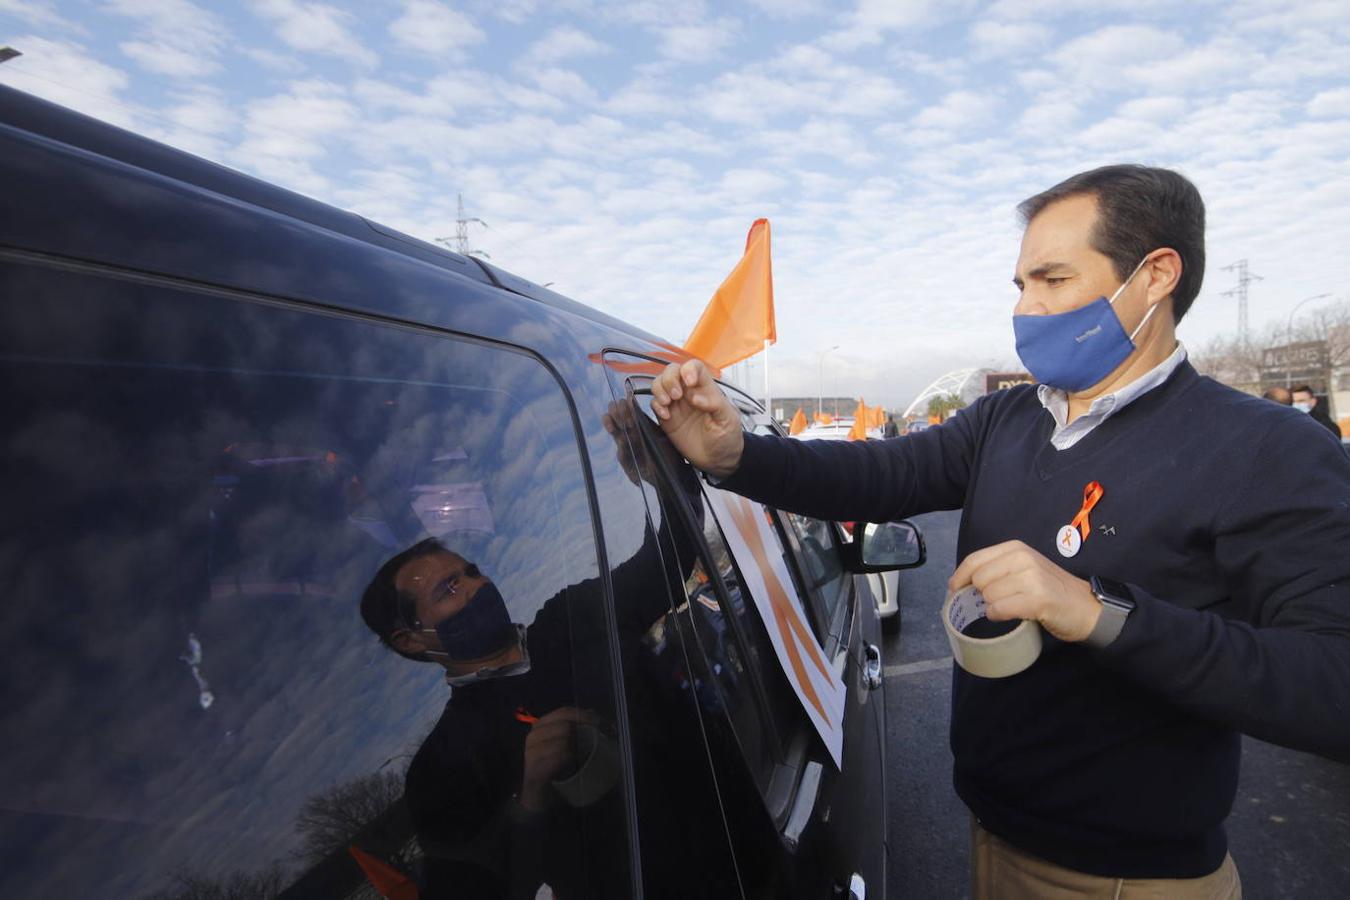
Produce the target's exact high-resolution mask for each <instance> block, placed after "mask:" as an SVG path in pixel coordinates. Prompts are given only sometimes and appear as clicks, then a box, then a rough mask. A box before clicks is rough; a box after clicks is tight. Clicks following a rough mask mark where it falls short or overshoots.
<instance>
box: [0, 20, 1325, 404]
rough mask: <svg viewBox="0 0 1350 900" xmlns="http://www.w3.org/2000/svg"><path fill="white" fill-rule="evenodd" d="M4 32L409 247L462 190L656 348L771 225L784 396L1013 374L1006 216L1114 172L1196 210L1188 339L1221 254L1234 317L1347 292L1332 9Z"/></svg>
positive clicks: (548, 269)
mask: <svg viewBox="0 0 1350 900" xmlns="http://www.w3.org/2000/svg"><path fill="white" fill-rule="evenodd" d="M0 44H9V45H12V46H13V47H15V48H17V49H19V50H20V51H22V53H23V54H24V55H23V56H21V57H19V58H17V59H14V60H11V61H9V62H7V63H4V64H0V82H2V83H5V84H9V85H12V86H14V87H18V88H21V89H23V90H26V91H29V92H32V93H34V94H38V95H40V96H43V97H46V98H48V99H51V100H55V101H57V102H59V103H62V104H65V105H67V106H71V107H73V108H75V109H78V110H81V111H83V112H86V113H89V114H91V115H94V116H97V117H99V118H102V119H105V120H107V121H110V122H113V123H115V124H118V125H121V126H124V127H127V128H130V129H132V130H134V131H137V132H140V133H142V134H146V135H149V136H151V137H153V138H156V139H158V140H162V141H165V142H167V143H170V144H173V145H175V146H177V147H180V148H182V149H185V150H188V151H190V152H192V153H196V154H199V155H202V156H205V157H207V158H209V159H212V160H215V161H217V162H220V163H223V164H225V165H228V166H231V167H233V168H236V169H239V170H242V171H244V172H248V173H250V174H253V175H256V176H259V177H261V178H264V179H266V180H268V181H272V182H276V183H278V184H281V185H283V186H286V187H288V188H291V189H293V190H296V191H299V192H301V193H304V194H307V195H310V196H313V197H316V198H318V199H320V200H323V201H325V202H328V203H331V204H334V205H336V206H340V207H343V208H346V209H351V210H353V211H355V212H359V213H361V214H362V215H365V216H367V217H369V218H372V219H376V220H378V221H381V222H383V223H385V224H387V225H390V226H393V227H395V228H398V229H401V230H403V231H406V232H408V233H410V234H414V235H416V236H418V237H422V238H425V239H435V238H437V237H442V236H448V235H453V234H454V232H455V219H456V218H457V215H458V213H457V206H456V197H457V195H458V194H461V193H462V194H463V196H464V202H465V206H466V210H467V214H468V215H469V216H472V217H476V218H479V219H482V220H484V221H485V222H486V223H487V227H482V226H479V225H477V224H474V225H472V226H471V231H470V234H471V242H472V246H473V247H474V248H475V249H478V250H481V251H484V252H486V253H488V254H490V256H491V259H492V261H493V262H494V263H496V264H498V265H500V266H502V267H504V268H506V269H509V270H511V271H513V272H515V273H517V274H519V275H522V276H524V277H526V278H530V279H532V280H534V281H536V282H539V283H545V282H553V287H554V289H555V290H559V291H561V292H562V293H565V294H567V295H569V296H571V297H574V298H576V299H578V300H580V301H582V302H584V303H587V304H590V305H592V306H594V307H596V308H598V309H601V310H604V311H605V312H608V313H612V314H615V315H617V316H619V317H621V318H623V319H626V320H628V321H631V322H633V323H635V324H637V325H640V326H642V327H644V328H647V329H649V330H651V331H653V332H656V333H657V334H660V335H663V336H665V337H667V338H669V339H671V340H673V341H675V342H677V343H682V342H683V340H684V338H685V337H686V336H687V335H688V333H689V330H690V329H691V328H692V326H693V324H694V322H695V320H696V319H697V318H698V315H699V313H700V312H701V311H702V309H703V306H704V304H705V303H706V302H707V299H708V297H709V296H710V295H711V294H712V292H713V290H714V289H715V288H716V286H717V285H718V283H719V282H720V281H721V280H722V278H723V277H725V275H726V274H727V272H729V271H730V269H731V267H732V266H733V265H734V264H735V263H736V261H737V259H738V258H739V255H740V251H741V249H742V247H743V245H744V240H745V233H746V231H747V229H748V228H749V226H750V223H751V222H752V221H753V220H754V219H755V218H757V217H761V216H764V217H767V218H769V219H770V221H771V223H772V226H773V253H774V279H775V295H776V305H777V313H778V334H779V342H778V344H777V346H775V347H774V348H773V351H772V360H771V369H772V385H773V393H774V394H775V395H778V396H784V395H789V394H797V395H803V394H805V395H814V394H815V393H816V392H817V390H819V389H820V388H821V387H822V384H821V379H820V373H821V372H822V371H823V372H824V373H825V377H824V383H823V388H824V391H825V393H826V394H831V393H839V394H851V395H854V396H856V395H858V394H862V395H864V396H865V397H866V398H867V399H868V401H869V402H872V403H876V402H882V403H886V404H888V405H892V406H902V405H904V404H905V403H907V402H908V400H909V399H911V398H912V397H913V396H914V394H915V393H916V392H917V391H918V390H919V389H921V388H922V387H923V386H924V385H925V384H926V383H927V382H929V381H930V380H932V379H933V378H935V377H936V376H938V375H940V374H941V373H943V372H945V371H948V370H951V369H955V368H962V367H967V366H985V365H988V366H993V367H996V368H1002V367H1004V366H1014V367H1015V360H1016V355H1015V353H1014V350H1013V343H1012V329H1011V321H1010V315H1011V309H1012V305H1013V303H1014V302H1015V301H1016V293H1015V289H1014V288H1013V287H1012V285H1011V283H1010V278H1011V274H1012V268H1013V263H1014V261H1015V259H1016V255H1017V242H1018V238H1019V234H1020V229H1019V227H1018V223H1017V220H1016V218H1015V215H1014V211H1013V208H1014V206H1015V205H1016V203H1017V202H1018V201H1019V200H1021V199H1023V198H1024V197H1026V196H1028V195H1030V194H1033V193H1036V192H1037V191H1039V190H1042V189H1044V188H1046V187H1048V186H1050V185H1051V184H1053V183H1055V182H1057V181H1059V180H1061V179H1062V178H1064V177H1066V176H1068V175H1070V174H1073V173H1074V172H1077V171H1080V170H1082V169H1085V168H1090V167H1093V166H1097V165H1101V164H1105V163H1111V162H1122V161H1134V162H1143V163H1148V164H1152V165H1162V166H1167V167H1171V168H1176V169H1179V170H1180V171H1182V172H1184V173H1185V174H1186V175H1188V176H1189V177H1190V178H1192V179H1193V180H1194V181H1195V182H1196V184H1197V185H1198V186H1199V188H1200V190H1201V192H1202V193H1203V194H1204V196H1205V198H1206V202H1207V204H1208V209H1209V232H1208V241H1209V258H1210V269H1209V272H1208V273H1207V277H1206V280H1205V287H1204V289H1203V291H1202V293H1201V295H1200V298H1199V300H1198V301H1197V303H1196V306H1195V308H1194V309H1193V311H1192V312H1191V313H1190V315H1189V316H1188V317H1187V320H1186V321H1185V322H1183V324H1182V326H1181V329H1180V334H1181V337H1182V339H1183V340H1184V341H1186V342H1187V343H1188V344H1190V345H1192V346H1199V345H1202V344H1204V343H1205V342H1207V341H1208V340H1209V339H1211V338H1213V337H1214V336H1216V335H1221V334H1224V333H1233V332H1235V330H1236V325H1237V308H1236V302H1235V300H1234V299H1233V298H1232V297H1230V296H1224V292H1225V291H1228V290H1230V289H1232V288H1233V287H1234V286H1235V284H1236V277H1235V273H1234V272H1231V271H1224V270H1223V268H1222V267H1223V266H1226V265H1229V264H1231V263H1233V262H1236V261H1237V260H1239V259H1247V260H1248V261H1249V263H1250V267H1251V270H1252V271H1253V272H1254V273H1256V274H1259V275H1261V276H1263V280H1262V281H1260V282H1257V283H1255V284H1253V285H1252V287H1251V293H1250V317H1251V322H1252V326H1253V330H1256V329H1258V328H1260V327H1261V326H1263V325H1267V324H1268V323H1271V322H1276V321H1280V322H1283V321H1284V320H1285V319H1286V318H1287V317H1288V316H1289V314H1290V311H1291V310H1292V309H1293V307H1294V305H1295V304H1297V303H1298V302H1299V301H1300V300H1302V299H1303V298H1306V297H1310V296H1313V295H1316V294H1322V293H1330V294H1331V295H1332V298H1331V299H1332V300H1334V299H1342V300H1347V299H1350V288H1347V285H1350V253H1348V252H1347V247H1350V65H1347V62H1346V60H1347V59H1350V0H1222V2H1210V0H1195V2H1190V3H1186V4H1178V3H1174V2H1164V0H1129V2H1124V0H995V2H974V0H944V2H937V0H892V2H877V0H858V2H854V3H851V4H846V3H827V2H822V0H742V2H724V3H702V2H698V0H686V2H678V3H663V2H646V0H629V2H621V3H605V2H599V0H552V2H540V0H491V2H488V0H463V2H455V3H449V2H441V0H368V2H365V3H360V4H356V3H338V2H331V3H328V2H310V0H245V2H237V3H229V4H222V3H216V4H211V3H205V2H202V3H193V2H189V0H107V2H98V0H85V2H75V0H0ZM1323 302H1330V301H1323ZM1314 306H1315V304H1309V305H1308V306H1305V307H1304V309H1310V308H1313V307H1314ZM835 345H838V346H839V349H838V350H834V351H832V352H828V353H827V354H826V355H825V356H824V357H823V362H824V364H823V365H822V355H821V353H822V351H826V350H828V348H830V347H833V346H835ZM742 368H746V367H742ZM748 369H749V371H743V372H742V373H741V376H740V377H742V378H744V379H745V380H746V381H748V382H749V383H750V384H752V385H755V386H758V385H760V383H761V381H762V369H760V368H759V366H758V365H753V366H750V367H748Z"/></svg>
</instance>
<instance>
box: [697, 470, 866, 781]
mask: <svg viewBox="0 0 1350 900" xmlns="http://www.w3.org/2000/svg"><path fill="white" fill-rule="evenodd" d="M707 493H708V499H709V502H711V504H712V507H713V514H714V515H715V516H716V517H717V522H718V524H719V525H721V526H722V533H723V534H724V535H726V539H727V543H728V545H730V547H731V553H732V555H733V556H735V557H736V561H737V563H738V564H739V568H740V571H741V577H742V578H744V579H745V584H744V585H742V590H743V591H746V592H748V593H749V594H750V597H751V599H752V600H753V601H754V604H755V609H757V610H758V611H759V615H760V617H761V618H762V619H763V620H764V626H765V630H766V631H768V633H769V640H770V641H772V642H773V649H774V652H775V654H777V656H778V662H779V664H780V665H782V667H783V672H784V673H785V674H786V675H787V678H788V683H789V684H791V685H792V689H793V690H794V691H796V692H797V699H798V700H799V701H800V702H801V704H802V708H803V709H804V710H806V715H807V716H808V717H809V718H810V719H811V724H812V725H814V726H815V727H816V731H817V732H819V734H820V737H821V739H822V740H823V741H824V742H825V746H826V748H827V749H828V750H829V751H830V756H831V757H832V758H833V759H834V764H835V766H836V767H838V766H839V765H840V760H841V758H842V753H843V745H844V705H845V701H846V699H847V689H846V688H845V686H844V682H843V681H842V680H841V679H840V678H839V677H838V676H837V675H835V673H834V671H833V670H832V669H831V668H830V664H829V661H828V660H827V659H826V658H825V652H824V651H823V650H821V649H820V644H819V643H818V642H817V641H816V637H815V635H814V634H813V633H812V632H811V626H810V624H809V623H808V622H807V620H806V615H805V612H804V610H803V607H802V600H801V597H799V596H798V595H797V587H796V583H795V582H794V581H793V580H792V577H791V575H789V574H788V570H787V566H786V565H785V564H784V562H783V552H782V544H781V543H780V542H779V539H778V534H777V532H775V531H774V528H773V526H772V525H771V524H769V521H768V518H767V512H766V511H765V509H764V507H762V506H760V505H759V504H758V503H754V502H752V501H750V500H747V499H745V498H744V497H741V496H739V495H737V494H732V493H730V492H728V491H722V490H718V489H717V488H714V487H711V486H709V487H708V488H707Z"/></svg>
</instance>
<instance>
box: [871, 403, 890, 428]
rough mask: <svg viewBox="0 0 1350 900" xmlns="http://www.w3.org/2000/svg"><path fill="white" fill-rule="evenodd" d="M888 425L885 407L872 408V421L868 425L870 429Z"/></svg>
mask: <svg viewBox="0 0 1350 900" xmlns="http://www.w3.org/2000/svg"><path fill="white" fill-rule="evenodd" d="M885 424H886V408H885V407H884V406H874V407H872V419H871V421H870V422H868V423H867V427H868V428H881V427H883V426H885Z"/></svg>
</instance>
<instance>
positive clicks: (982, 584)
mask: <svg viewBox="0 0 1350 900" xmlns="http://www.w3.org/2000/svg"><path fill="white" fill-rule="evenodd" d="M968 584H973V585H975V587H977V588H979V590H980V593H981V594H983V595H984V602H985V604H986V605H987V607H988V616H989V619H990V621H993V622H1000V621H1005V620H1008V619H1032V620H1034V621H1037V622H1040V623H1041V627H1042V628H1044V629H1045V630H1046V631H1048V632H1050V633H1051V634H1053V635H1054V636H1055V637H1057V638H1059V639H1060V640H1061V641H1081V640H1084V639H1085V638H1086V637H1087V636H1088V635H1089V634H1091V633H1092V629H1093V627H1094V626H1095V625H1096V624H1097V618H1098V617H1099V616H1100V615H1101V612H1102V604H1101V601H1099V600H1098V599H1097V598H1096V596H1094V595H1093V593H1092V587H1091V585H1089V584H1088V583H1087V582H1086V581H1084V580H1083V579H1081V578H1076V577H1074V576H1073V575H1070V574H1069V573H1068V572H1066V571H1064V570H1063V569H1061V568H1060V567H1059V566H1057V565H1055V564H1054V563H1053V562H1051V561H1050V560H1048V559H1046V558H1045V557H1044V556H1042V555H1041V554H1039V553H1037V552H1036V551H1035V550H1032V549H1031V548H1030V547H1028V546H1027V545H1026V544H1024V543H1022V542H1021V541H1007V542H1006V543H1002V544H995V545H994V546H992V547H985V548H984V549H983V550H977V551H975V552H974V553H972V554H970V555H969V556H967V557H966V558H965V560H964V561H963V562H962V563H961V565H960V566H958V567H957V569H956V571H955V572H953V573H952V577H951V578H950V579H948V581H947V590H948V591H949V592H955V591H959V590H961V588H963V587H965V586H966V585H968Z"/></svg>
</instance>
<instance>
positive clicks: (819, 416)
mask: <svg viewBox="0 0 1350 900" xmlns="http://www.w3.org/2000/svg"><path fill="white" fill-rule="evenodd" d="M816 424H817V425H833V424H834V416H832V415H830V414H829V413H816Z"/></svg>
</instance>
